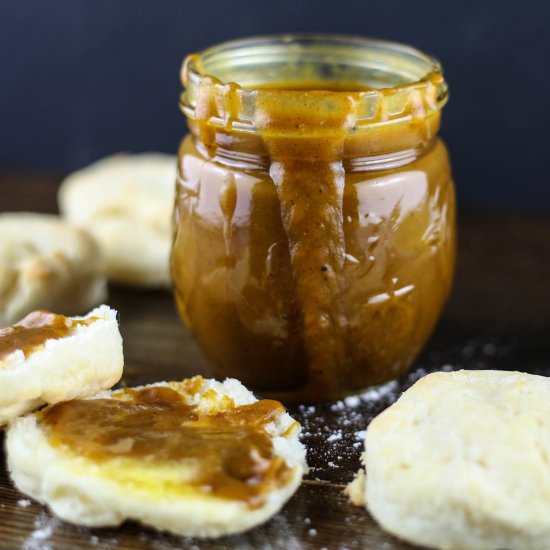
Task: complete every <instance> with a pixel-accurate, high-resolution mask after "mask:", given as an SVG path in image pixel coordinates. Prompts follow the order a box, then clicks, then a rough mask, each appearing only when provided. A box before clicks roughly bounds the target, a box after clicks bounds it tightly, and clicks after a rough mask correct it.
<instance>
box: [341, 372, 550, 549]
mask: <svg viewBox="0 0 550 550" xmlns="http://www.w3.org/2000/svg"><path fill="white" fill-rule="evenodd" d="M365 448H366V452H365V454H364V463H365V467H366V484H365V498H366V505H367V509H368V510H369V511H370V513H371V514H372V515H373V516H374V518H375V519H376V520H377V521H378V522H379V523H380V525H381V526H382V527H383V528H384V529H386V530H388V531H389V532H391V533H393V534H394V535H396V536H398V537H400V538H403V539H405V540H407V541H410V542H413V543H416V544H419V545H423V546H427V547H430V548H442V549H446V550H459V549H460V550H463V549H466V548H467V549H468V550H491V549H497V548H507V549H509V550H540V549H542V548H550V515H549V514H548V510H549V509H550V379H548V378H545V377H542V376H535V375H530V374H524V373H519V372H503V371H458V372H451V373H443V372H439V373H434V374H430V375H428V376H426V377H424V378H422V379H421V380H419V381H418V382H417V383H416V384H415V385H414V386H412V387H411V388H410V389H409V390H407V391H406V392H405V393H404V394H403V395H402V397H401V398H400V399H399V400H398V401H397V402H396V403H395V404H394V405H392V406H391V407H389V408H388V409H387V410H385V411H384V412H383V413H381V414H380V415H379V416H378V417H376V418H375V419H374V420H373V422H372V423H371V424H370V425H369V427H368V429H367V435H366V441H365ZM357 483H358V482H356V483H355V486H352V489H351V494H352V496H354V497H355V500H360V499H359V498H357Z"/></svg>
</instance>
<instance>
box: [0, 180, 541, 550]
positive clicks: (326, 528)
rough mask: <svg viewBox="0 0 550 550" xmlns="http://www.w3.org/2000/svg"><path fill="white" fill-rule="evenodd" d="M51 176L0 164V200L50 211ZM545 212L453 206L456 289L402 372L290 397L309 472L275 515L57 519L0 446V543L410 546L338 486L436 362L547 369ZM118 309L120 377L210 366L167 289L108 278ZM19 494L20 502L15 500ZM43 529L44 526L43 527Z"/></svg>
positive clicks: (185, 372) (127, 379)
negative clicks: (221, 528) (205, 524)
mask: <svg viewBox="0 0 550 550" xmlns="http://www.w3.org/2000/svg"><path fill="white" fill-rule="evenodd" d="M58 183H59V178H58V177H55V176H41V175H40V174H26V173H18V174H13V173H10V172H0V211H6V210H36V211H43V212H52V211H55V208H56V205H55V192H56V189H57V186H58ZM548 281H550V220H548V219H543V218H525V217H523V218H522V217H508V216H496V215H490V216H481V215H478V216H471V215H470V216H462V217H461V222H460V241H459V261H458V267H457V274H456V281H455V288H454V292H453V296H452V297H451V300H450V302H449V305H448V307H447V309H446V311H445V314H444V316H443V319H442V321H441V322H440V324H439V326H438V328H437V330H436V332H435V334H434V336H433V338H432V340H431V342H430V344H429V345H428V347H427V349H426V350H425V352H424V353H423V354H422V356H421V357H420V358H419V360H418V361H417V362H416V365H415V366H414V368H413V369H412V370H411V372H410V373H409V374H408V375H407V376H405V377H404V378H403V379H401V380H399V381H396V382H394V383H391V384H389V385H387V386H385V387H384V388H382V389H378V390H373V391H371V392H368V393H367V394H365V395H363V396H361V397H360V398H358V399H349V400H347V401H346V402H337V403H332V404H326V405H317V406H296V407H292V408H291V412H292V414H294V415H295V416H296V418H297V419H298V420H300V421H301V423H302V425H303V427H304V442H305V443H306V445H307V446H308V462H309V464H310V466H311V472H310V474H309V475H308V476H307V480H306V481H305V482H304V484H303V485H302V487H301V488H300V490H299V491H298V493H297V494H296V495H295V496H294V497H293V499H292V500H291V501H290V502H289V504H288V505H287V506H286V507H285V508H284V509H283V511H282V512H281V513H280V514H278V515H277V516H276V517H275V518H274V519H273V520H272V521H270V522H269V523H267V524H266V525H264V526H262V527H259V528H256V529H253V530H252V531H250V532H249V533H246V534H244V535H241V536H238V537H226V538H224V539H221V540H219V541H197V540H190V539H182V538H177V537H171V536H168V535H163V534H159V533H156V532H154V531H152V530H149V529H145V528H143V527H141V526H139V525H137V524H135V523H131V522H128V523H126V524H124V525H123V526H122V527H120V528H116V529H94V530H89V529H83V528H77V527H74V526H71V525H68V524H65V523H63V522H59V521H57V520H56V519H55V518H52V516H51V515H50V514H49V513H48V511H47V510H46V509H45V508H43V507H42V506H40V505H38V504H36V503H31V504H30V505H29V506H26V507H25V506H24V505H23V504H26V503H25V502H22V499H24V496H23V495H21V494H19V493H18V492H17V491H16V490H15V489H14V488H13V486H12V485H11V483H10V481H9V479H8V476H7V474H6V471H5V469H4V466H3V464H4V457H3V456H2V454H1V453H0V548H2V549H5V550H16V549H17V550H20V549H22V550H23V549H24V550H33V549H41V550H42V549H44V550H48V549H52V550H53V549H56V550H57V549H60V550H65V549H67V550H68V549H73V548H94V549H130V548H132V549H135V548H137V549H141V548H144V549H146V548H147V549H148V548H151V549H155V550H164V549H169V548H201V549H210V548H226V549H230V548H239V549H241V548H243V549H246V548H250V549H251V548H266V549H267V548H277V549H278V548H281V549H283V548H284V549H289V550H290V549H294V548H296V549H298V548H300V549H301V548H305V549H309V548H323V547H325V548H330V549H336V548H339V549H344V548H349V549H351V548H376V549H380V548H384V549H386V550H404V549H407V548H412V546H409V545H406V544H404V543H401V542H399V541H397V540H396V539H394V538H393V537H391V536H389V535H387V534H385V533H383V532H382V531H381V530H380V529H379V528H378V527H377V525H376V524H375V523H374V521H373V520H372V519H371V518H370V517H369V516H368V514H367V513H366V512H365V511H364V510H362V509H359V508H355V507H352V506H350V505H349V504H348V502H347V500H346V498H345V496H344V495H343V493H342V490H343V487H344V485H345V484H346V483H347V482H349V481H350V480H351V479H352V477H353V473H354V472H355V471H356V470H357V468H358V467H359V457H360V453H361V450H362V448H361V447H362V438H363V431H364V430H365V428H366V426H367V425H368V423H369V422H370V420H371V419H372V418H373V417H374V416H375V415H376V414H378V413H379V412H380V411H381V410H383V409H384V408H385V407H387V406H388V405H389V404H391V403H392V402H393V401H394V400H395V399H396V397H397V396H398V395H399V394H400V392H401V391H403V390H404V389H406V388H407V387H409V386H410V385H411V384H412V383H414V381H416V380H417V379H418V378H420V377H421V376H423V375H424V374H426V373H427V372H431V371H434V370H439V369H449V370H450V369H458V368H473V369H476V368H500V369H517V370H523V371H528V372H534V373H539V374H545V375H548V374H550V367H549V366H548V357H550V338H548V335H547V327H548V325H549V323H550V298H549V294H548V289H547V285H548ZM109 301H110V304H111V305H112V306H113V307H115V308H116V309H118V311H119V312H120V320H121V331H122V334H123V337H124V346H125V347H124V350H125V362H126V369H125V375H124V378H123V381H122V383H124V384H128V385H135V384H142V383H147V382H152V381H155V380H159V379H179V378H184V377H186V376H191V375H193V374H199V373H200V374H204V375H206V376H208V375H209V374H210V370H209V367H208V364H207V362H206V360H205V359H204V357H203V355H202V353H201V351H200V350H199V349H198V347H197V345H196V344H195V342H194V340H193V339H192V337H191V336H190V334H189V332H188V331H187V330H186V329H185V328H184V327H183V326H182V324H181V323H180V321H179V319H178V316H177V313H176V310H175V307H174V304H173V301H172V297H171V295H170V294H169V293H168V292H161V291H158V292H144V291H136V290H130V289H125V288H121V287H113V288H111V289H110V300H109ZM18 502H19V503H18ZM41 537H42V538H41Z"/></svg>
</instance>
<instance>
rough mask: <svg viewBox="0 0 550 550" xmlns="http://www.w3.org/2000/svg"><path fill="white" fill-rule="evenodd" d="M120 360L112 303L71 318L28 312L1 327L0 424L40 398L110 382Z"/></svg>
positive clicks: (76, 393) (72, 394)
mask: <svg viewBox="0 0 550 550" xmlns="http://www.w3.org/2000/svg"><path fill="white" fill-rule="evenodd" d="M123 363H124V360H123V355H122V337H121V335H120V332H119V330H118V322H117V319H116V311H114V310H113V309H110V308H109V307H107V306H100V307H98V308H96V309H94V310H93V311H91V312H90V313H89V314H88V315H86V316H84V317H72V318H71V317H64V316H63V315H56V314H53V313H49V312H45V311H35V312H33V313H30V314H29V315H28V316H27V317H25V319H23V320H22V321H20V322H19V323H18V324H16V325H14V326H11V327H8V328H5V329H2V330H0V426H2V425H4V424H6V423H8V422H10V421H12V420H14V419H15V418H16V417H17V416H19V415H21V414H25V413H27V412H29V411H32V410H34V409H37V408H38V407H40V406H42V405H44V404H45V403H59V402H60V401H65V400H68V399H74V398H77V397H86V396H90V395H94V394H95V393H97V392H98V391H100V390H104V389H107V388H110V387H112V386H113V385H114V384H115V383H116V382H118V380H119V379H120V377H121V375H122V368H123ZM29 449H30V450H31V451H30V452H31V455H32V447H29ZM37 467H39V468H40V467H41V465H40V463H39V462H37Z"/></svg>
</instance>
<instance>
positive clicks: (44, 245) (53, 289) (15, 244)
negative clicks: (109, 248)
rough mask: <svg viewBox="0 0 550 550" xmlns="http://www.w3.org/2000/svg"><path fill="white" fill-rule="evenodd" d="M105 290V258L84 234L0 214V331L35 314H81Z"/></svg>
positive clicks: (38, 218) (51, 219) (48, 218)
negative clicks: (52, 312)
mask: <svg viewBox="0 0 550 550" xmlns="http://www.w3.org/2000/svg"><path fill="white" fill-rule="evenodd" d="M106 289H107V280H106V278H105V276H104V258H103V255H102V253H101V250H100V249H99V246H98V245H97V243H96V242H95V241H94V240H93V238H92V237H91V236H90V235H89V234H88V233H86V232H85V231H82V230H81V229H79V228H77V227H75V226H73V225H71V224H70V223H68V222H66V221H63V220H61V219H60V218H58V217H56V216H52V215H48V214H33V213H28V212H9V213H3V214H0V327H3V326H7V325H10V324H12V323H14V322H15V321H17V320H19V319H21V318H22V317H23V316H25V315H26V314H27V313H29V312H30V311H33V310H35V309H49V310H52V311H59V312H61V313H64V314H65V315H76V314H82V313H85V312H86V311H88V310H89V309H91V308H92V307H94V306H96V305H98V304H100V303H101V302H103V301H104V300H105V298H106V294H107V291H106Z"/></svg>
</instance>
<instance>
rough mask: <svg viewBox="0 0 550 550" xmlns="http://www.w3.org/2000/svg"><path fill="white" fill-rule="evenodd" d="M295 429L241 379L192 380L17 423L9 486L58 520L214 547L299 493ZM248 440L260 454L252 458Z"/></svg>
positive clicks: (11, 433)
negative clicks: (197, 540) (132, 523)
mask: <svg viewBox="0 0 550 550" xmlns="http://www.w3.org/2000/svg"><path fill="white" fill-rule="evenodd" d="M166 392H168V396H169V397H170V399H168V400H166V396H165V394H166ZM136 396H139V397H136ZM143 396H147V398H146V399H145V397H143ZM159 396H160V397H159ZM121 403H123V404H122V405H121ZM118 407H124V411H125V412H120V413H117V414H118V416H116V419H115V420H113V418H112V417H110V418H111V420H110V421H107V420H106V419H105V417H104V416H103V415H104V413H103V412H101V411H103V410H106V409H109V408H111V409H113V408H114V409H117V408H118ZM173 407H175V409H174V408H173ZM89 408H92V409H93V410H94V411H95V413H94V415H84V416H86V417H87V418H96V419H98V418H99V419H100V420H97V421H96V422H94V421H93V420H91V421H90V423H88V424H86V422H84V423H82V425H81V426H80V425H78V418H79V416H81V414H80V413H81V412H82V410H87V409H89ZM180 408H183V409H182V410H183V412H181V411H180ZM167 411H168V412H167ZM105 414H108V413H105ZM126 414H128V415H129V416H125V415H126ZM140 415H141V416H140ZM163 415H168V417H165V416H163ZM170 415H175V417H174V416H170ZM180 415H181V416H180ZM52 417H53V418H54V420H53V421H52ZM168 418H171V419H170V420H168ZM71 419H72V420H71ZM75 419H76V420H75ZM262 419H263V420H262ZM71 422H73V424H71ZM74 422H76V424H74ZM111 422H114V424H113V423H111ZM98 428H99V429H98ZM56 430H66V431H67V432H68V433H70V434H75V433H76V434H78V435H79V437H80V435H82V438H81V439H80V441H79V442H76V441H74V440H71V439H67V437H69V438H70V437H72V436H67V437H65V436H66V434H65V435H64V436H63V435H62V436H60V435H59V431H56ZM81 430H82V431H81ZM180 430H186V431H185V433H184V434H183V435H182V437H183V439H181V440H180V439H179V438H180V433H179V431H180ZM299 430H300V427H299V424H298V423H297V422H295V421H294V420H293V419H292V418H291V417H290V416H289V415H288V414H287V413H286V412H285V411H284V409H283V408H282V406H281V405H280V403H278V402H273V401H267V400H264V401H258V400H257V399H256V398H255V397H254V395H253V394H252V393H251V392H250V391H248V390H247V389H246V388H245V387H244V386H243V385H242V384H241V383H240V382H238V381H237V380H232V379H228V380H226V381H225V382H223V383H220V382H216V381H214V380H204V379H202V378H201V377H195V378H193V379H189V380H184V381H183V382H170V383H166V382H160V383H157V384H152V385H150V386H144V387H141V388H133V389H123V390H117V391H112V392H104V393H102V394H100V395H98V396H95V397H93V398H91V399H88V400H82V401H73V402H71V403H68V404H67V403H64V404H61V405H56V406H54V407H48V408H46V409H43V411H40V412H39V413H34V414H30V415H28V416H25V417H21V418H18V419H17V420H16V421H14V422H13V423H12V424H11V425H10V427H9V430H8V433H7V438H6V448H7V456H8V466H9V470H10V473H11V476H12V478H13V480H14V482H15V484H16V485H17V487H18V488H19V489H20V490H21V491H22V492H23V493H26V494H27V495H29V496H31V497H33V498H35V499H37V500H39V501H40V502H43V503H46V504H47V505H48V506H49V507H50V508H51V510H52V511H53V512H54V513H55V514H56V515H57V516H58V517H60V518H62V519H64V520H66V521H69V522H73V523H76V524H80V525H87V526H107V525H118V524H120V523H121V522H123V521H124V520H126V519H131V520H137V521H140V522H142V523H144V524H145V525H148V526H152V527H154V528H156V529H160V530H166V531H169V532H171V533H174V534H177V535H185V536H197V537H219V536H222V535H227V534H232V533H239V532H242V531H245V530H247V529H249V528H251V527H253V526H255V525H258V524H260V523H263V522H264V521H266V520H268V519H269V518H270V517H271V516H272V515H274V514H275V513H276V512H277V511H278V510H279V509H280V508H281V507H282V506H283V504H284V503H285V502H286V501H287V500H288V499H289V498H290V497H291V496H292V494H293V493H294V492H295V491H296V489H297V488H298V486H299V484H300V482H301V479H302V476H303V473H304V471H305V469H306V463H305V449H304V447H303V445H302V444H301V443H300V442H299V439H298V434H299ZM203 437H204V438H206V439H205V440H206V442H207V444H208V445H210V444H211V447H208V446H207V448H206V449H205V450H204V452H203V451H202V448H201V447H200V446H199V447H198V448H197V447H196V445H197V441H199V444H200V445H202V444H203V443H204V440H203ZM236 437H237V439H235V438H236ZM239 438H240V439H239ZM250 441H252V442H254V445H256V443H257V444H258V447H255V446H252V448H248V446H247V445H248V443H249V442H250ZM262 442H263V443H262ZM266 442H267V446H266ZM262 445H263V447H262ZM262 448H263V450H262ZM29 449H32V452H29ZM105 449H107V451H106V450H105ZM258 449H260V451H258ZM102 453H103V454H102ZM188 453H190V455H189V454H188Z"/></svg>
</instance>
